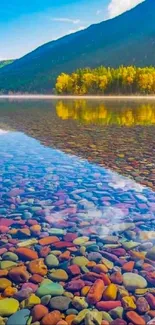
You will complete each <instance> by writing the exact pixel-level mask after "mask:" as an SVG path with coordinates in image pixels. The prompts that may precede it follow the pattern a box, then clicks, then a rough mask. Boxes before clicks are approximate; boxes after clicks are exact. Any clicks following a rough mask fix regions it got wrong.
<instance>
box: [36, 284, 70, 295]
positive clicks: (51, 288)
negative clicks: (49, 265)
mask: <svg viewBox="0 0 155 325" xmlns="http://www.w3.org/2000/svg"><path fill="white" fill-rule="evenodd" d="M63 292H64V288H63V287H62V286H61V285H60V284H58V283H52V282H51V283H44V282H42V284H41V286H40V287H39V288H38V290H37V291H36V295H37V296H38V297H43V296H46V295H51V296H53V297H54V296H61V295H62V294H63Z"/></svg>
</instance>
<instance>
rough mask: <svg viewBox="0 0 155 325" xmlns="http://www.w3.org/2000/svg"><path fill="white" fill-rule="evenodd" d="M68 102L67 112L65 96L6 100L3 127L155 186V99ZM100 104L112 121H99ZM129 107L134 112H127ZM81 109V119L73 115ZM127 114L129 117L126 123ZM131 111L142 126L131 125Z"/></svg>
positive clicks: (0, 104)
mask: <svg viewBox="0 0 155 325" xmlns="http://www.w3.org/2000/svg"><path fill="white" fill-rule="evenodd" d="M62 103H63V106H64V105H65V107H69V110H68V108H67V109H66V112H67V113H65V114H63V113H62V112H63V109H62V111H61V109H60V108H61V105H60V101H59V100H53V101H50V100H49V101H44V100H25V101H22V100H20V101H17V100H13V101H11V102H9V101H8V100H0V128H1V129H6V130H17V131H21V132H24V133H25V134H27V135H29V136H31V137H33V138H35V139H38V140H39V141H40V142H41V143H42V144H44V145H45V146H48V147H51V148H56V149H60V150H62V151H63V152H66V153H71V154H74V155H76V156H78V157H82V158H86V159H87V160H89V161H90V162H94V163H97V164H98V165H101V166H104V167H106V168H110V169H111V170H114V171H116V172H118V173H120V174H122V175H125V176H128V177H132V178H133V179H134V180H136V181H137V182H138V183H141V184H144V185H146V186H150V187H151V188H153V189H155V126H154V124H153V123H154V122H153V121H154V120H153V118H152V116H154V111H155V102H154V101H149V100H145V102H144V101H143V102H141V101H139V100H137V101H128V102H126V101H116V102H115V101H113V100H112V101H103V100H102V101H100V100H99V101H98V100H93V101H90V100H88V101H83V100H76V101H73V100H70V101H68V100H67V101H63V102H62ZM63 106H62V107H63ZM75 107H77V108H76V109H75ZM80 107H84V108H83V109H80ZM87 107H88V108H89V109H87ZM99 107H106V114H108V113H109V116H110V119H109V120H108V118H107V117H106V116H108V115H106V114H105V113H103V112H102V121H103V120H104V121H105V120H106V118H107V121H106V123H107V124H106V123H105V124H103V123H101V121H100V123H98V122H96V121H97V119H96V114H97V113H96V112H97V110H96V109H97V108H99ZM144 108H145V109H144ZM127 109H128V111H131V112H132V114H127V113H126V110H127ZM141 111H142V112H143V114H141ZM75 112H77V115H76V116H77V119H72V118H69V115H68V113H69V114H70V116H71V115H72V116H74V114H75ZM80 112H81V115H80V119H79V113H80ZM83 112H86V113H85V116H87V121H88V122H85V121H86V118H85V120H82V117H81V116H83V115H82V114H83ZM90 113H91V114H90ZM100 114H101V113H100ZM104 114H105V115H104ZM117 114H119V116H122V118H120V117H119V118H118V116H117ZM123 114H124V116H127V117H126V119H125V123H126V124H125V123H124V120H123ZM138 114H139V115H138ZM59 115H60V116H61V117H59ZM130 115H132V116H134V122H135V121H138V122H137V124H131V120H130V118H129V117H130ZM97 116H98V115H97ZM112 116H113V118H112ZM137 116H138V117H137ZM62 117H63V118H62ZM92 117H93V119H94V122H93V121H92ZM100 117H101V115H100ZM132 118H133V117H132ZM116 120H117V124H116V122H115V121H116ZM129 120H130V123H129ZM146 120H147V123H146ZM81 121H83V122H82V123H81ZM108 121H109V122H108ZM118 121H119V123H120V124H119V123H118ZM120 121H121V122H120ZM114 122H115V123H114ZM112 123H113V124H112ZM121 123H124V124H121ZM138 123H141V124H138ZM129 124H130V125H129Z"/></svg>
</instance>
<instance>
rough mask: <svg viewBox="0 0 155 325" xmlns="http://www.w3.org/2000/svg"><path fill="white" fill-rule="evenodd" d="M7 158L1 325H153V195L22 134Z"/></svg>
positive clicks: (0, 240)
mask: <svg viewBox="0 0 155 325" xmlns="http://www.w3.org/2000/svg"><path fill="white" fill-rule="evenodd" d="M4 144H5V145H4ZM0 151H1V161H0V170H1V172H0V181H1V182H0V184H1V185H0V324H1V325H5V324H6V325H30V324H32V325H67V324H68V325H74V324H85V325H93V324H94V325H95V324H97V325H145V324H148V325H151V324H152V325H153V324H154V321H155V248H154V242H155V221H154V217H155V194H154V192H153V191H152V190H151V189H149V188H147V187H144V186H142V185H140V184H138V183H136V182H135V181H133V180H130V179H128V178H126V177H123V176H120V175H118V174H117V173H114V172H111V171H110V170H108V169H104V168H102V167H99V166H97V165H95V164H91V163H89V162H88V161H87V160H82V159H79V158H77V157H75V156H72V155H66V154H65V153H62V152H61V151H59V150H54V149H50V148H46V147H44V146H43V145H41V144H40V143H39V142H38V141H36V140H35V139H32V138H30V137H28V136H26V135H24V134H23V133H20V132H3V133H1V136H0Z"/></svg>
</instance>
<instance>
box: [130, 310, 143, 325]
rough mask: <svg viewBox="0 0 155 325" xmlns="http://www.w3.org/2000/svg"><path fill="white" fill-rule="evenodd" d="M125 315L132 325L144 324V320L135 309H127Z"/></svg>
mask: <svg viewBox="0 0 155 325" xmlns="http://www.w3.org/2000/svg"><path fill="white" fill-rule="evenodd" d="M126 316H127V318H128V319H129V321H131V322H132V323H133V324H134V325H146V322H145V320H144V319H143V318H142V317H141V316H139V315H138V314H137V313H136V312H135V311H128V312H127V314H126Z"/></svg>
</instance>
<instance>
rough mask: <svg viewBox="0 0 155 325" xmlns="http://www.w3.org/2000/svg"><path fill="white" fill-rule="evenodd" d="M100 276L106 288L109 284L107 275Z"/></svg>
mask: <svg viewBox="0 0 155 325" xmlns="http://www.w3.org/2000/svg"><path fill="white" fill-rule="evenodd" d="M100 276H101V279H102V280H103V281H104V284H105V285H106V286H108V285H109V284H110V283H111V280H110V279H109V277H108V275H107V274H105V273H101V274H100Z"/></svg>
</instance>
